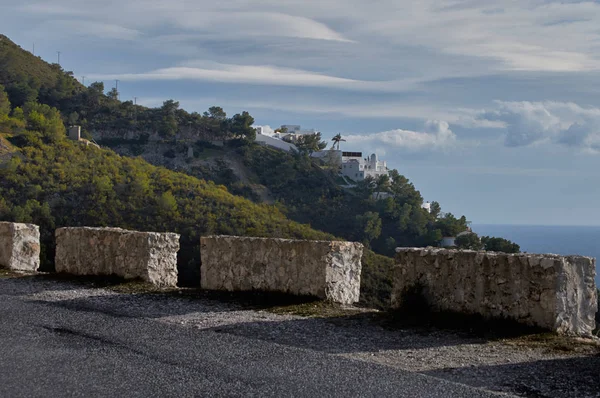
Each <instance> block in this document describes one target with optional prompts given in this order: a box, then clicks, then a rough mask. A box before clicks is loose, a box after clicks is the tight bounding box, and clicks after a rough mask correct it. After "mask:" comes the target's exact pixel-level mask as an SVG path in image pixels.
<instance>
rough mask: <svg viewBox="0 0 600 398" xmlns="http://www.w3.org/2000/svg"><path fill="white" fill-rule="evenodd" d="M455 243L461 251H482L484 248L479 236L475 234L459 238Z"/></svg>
mask: <svg viewBox="0 0 600 398" xmlns="http://www.w3.org/2000/svg"><path fill="white" fill-rule="evenodd" d="M454 243H455V245H456V247H458V248H459V249H469V250H481V249H482V248H483V244H482V243H481V240H480V239H479V236H477V234H476V233H474V232H471V233H468V234H463V235H461V236H459V237H457V238H456V240H455V241H454Z"/></svg>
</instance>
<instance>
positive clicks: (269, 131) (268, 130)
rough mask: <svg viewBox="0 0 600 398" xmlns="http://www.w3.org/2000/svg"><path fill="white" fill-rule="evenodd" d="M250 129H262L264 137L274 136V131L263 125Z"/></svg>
mask: <svg viewBox="0 0 600 398" xmlns="http://www.w3.org/2000/svg"><path fill="white" fill-rule="evenodd" d="M252 127H254V128H257V127H262V129H263V134H264V135H273V134H275V129H273V128H272V127H271V126H269V125H268V124H265V125H263V126H260V125H257V126H252Z"/></svg>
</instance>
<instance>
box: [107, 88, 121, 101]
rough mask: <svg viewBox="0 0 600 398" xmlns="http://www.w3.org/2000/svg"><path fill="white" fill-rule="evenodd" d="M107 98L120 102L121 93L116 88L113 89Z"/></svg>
mask: <svg viewBox="0 0 600 398" xmlns="http://www.w3.org/2000/svg"><path fill="white" fill-rule="evenodd" d="M106 96H107V97H108V98H110V99H112V100H115V101H116V100H118V99H119V91H117V89H116V88H115V87H113V88H111V89H110V91H109V92H108V93H106Z"/></svg>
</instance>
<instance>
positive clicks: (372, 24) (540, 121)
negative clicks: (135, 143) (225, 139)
mask: <svg viewBox="0 0 600 398" xmlns="http://www.w3.org/2000/svg"><path fill="white" fill-rule="evenodd" d="M6 3H8V4H10V5H4V4H6ZM491 3H492V2H488V1H478V0H462V1H461V0H453V1H447V0H436V1H433V0H423V1H419V2H415V1H403V0H402V1H400V0H377V1H369V2H367V1H357V0H325V1H320V2H307V1H299V0H290V1H273V0H255V1H252V2H248V1H241V0H233V1H222V2H215V1H211V2H208V1H202V0H171V1H169V2H166V1H157V0H120V1H106V0H53V1H52V2H47V1H32V0H23V1H20V2H18V3H15V2H13V1H11V2H8V1H7V0H0V26H1V27H2V28H1V29H2V33H4V34H6V35H7V36H9V37H10V38H11V39H13V40H14V41H15V42H17V43H18V44H19V45H21V46H22V47H24V48H26V49H29V50H30V49H31V48H32V44H33V43H35V48H36V54H37V55H40V56H41V57H43V58H44V59H46V60H48V61H51V62H55V61H56V57H57V54H56V51H61V64H62V66H63V67H64V68H65V69H66V70H72V71H73V72H74V73H75V75H76V76H77V77H78V78H80V79H81V78H82V76H86V84H89V83H90V82H92V81H93V80H103V81H105V82H106V83H105V84H106V87H107V88H110V87H112V86H113V85H114V79H119V80H120V83H119V91H120V92H121V99H133V97H134V96H135V97H137V98H138V103H141V104H144V105H149V106H158V105H160V104H161V103H162V101H163V100H165V99H169V98H173V99H176V100H179V101H180V103H181V105H182V107H184V108H186V109H187V110H189V111H200V112H201V111H204V110H206V109H207V108H208V107H210V106H212V105H220V106H222V107H223V108H225V110H226V111H227V112H228V113H229V114H233V113H237V112H241V111H242V110H248V111H249V112H250V113H251V114H252V115H253V116H254V117H255V119H256V124H257V125H263V126H271V127H273V128H274V127H276V126H279V125H281V124H301V125H302V126H303V127H306V128H315V129H317V130H319V131H321V132H322V133H323V135H324V136H325V137H326V138H327V139H329V138H331V137H332V136H333V135H334V134H336V133H341V134H342V135H344V136H345V138H346V139H347V142H346V143H343V149H347V150H362V151H363V152H367V153H370V152H373V151H376V152H377V153H378V154H379V155H380V157H382V158H384V159H386V160H387V161H388V165H389V166H391V167H392V168H396V169H398V170H399V172H400V173H401V174H404V175H406V176H407V177H408V178H409V179H410V180H411V181H412V182H414V184H415V186H416V187H417V189H419V190H420V191H421V193H422V195H423V196H424V198H425V199H426V200H430V201H431V200H437V201H439V202H440V203H441V204H442V208H443V210H444V211H450V212H452V213H455V214H465V215H466V216H467V218H468V219H470V220H471V221H473V222H474V223H507V224H547V225H600V211H598V210H599V206H598V200H599V199H600V174H599V173H598V170H600V85H599V84H598V82H599V81H600V80H599V78H600V51H599V50H600V28H599V27H600V4H599V3H597V2H591V1H590V2H578V1H561V2H558V1H556V2H553V1H542V0H519V1H512V0H511V1H509V0H506V1H495V2H493V5H492V4H491Z"/></svg>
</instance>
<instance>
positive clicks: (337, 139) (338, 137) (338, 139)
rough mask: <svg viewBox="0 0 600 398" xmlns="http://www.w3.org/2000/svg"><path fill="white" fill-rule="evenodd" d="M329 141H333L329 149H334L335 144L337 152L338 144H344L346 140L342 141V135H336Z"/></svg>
mask: <svg viewBox="0 0 600 398" xmlns="http://www.w3.org/2000/svg"><path fill="white" fill-rule="evenodd" d="M331 141H333V146H332V147H331V148H335V145H336V144H337V150H338V151H339V150H340V142H341V141H344V142H345V141H346V140H345V139H343V138H342V135H341V134H339V133H338V134H336V135H335V136H334V137H333V138H332V139H331Z"/></svg>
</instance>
